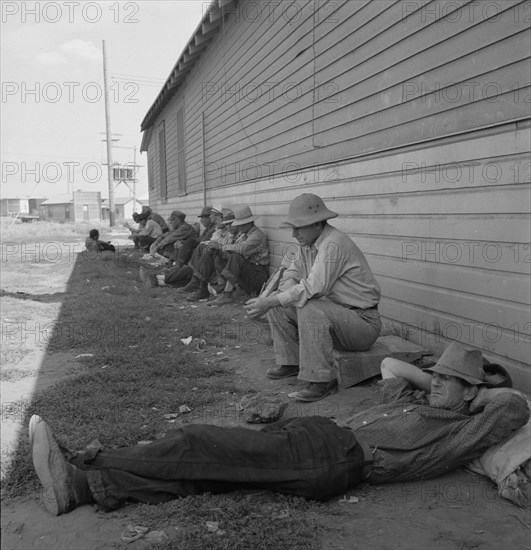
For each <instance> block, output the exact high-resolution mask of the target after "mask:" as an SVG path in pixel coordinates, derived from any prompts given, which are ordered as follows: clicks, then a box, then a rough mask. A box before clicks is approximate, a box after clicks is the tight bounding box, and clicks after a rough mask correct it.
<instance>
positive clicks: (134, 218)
mask: <svg viewBox="0 0 531 550" xmlns="http://www.w3.org/2000/svg"><path fill="white" fill-rule="evenodd" d="M139 216H140V214H139V213H138V212H133V221H135V222H137V221H138V217H139Z"/></svg>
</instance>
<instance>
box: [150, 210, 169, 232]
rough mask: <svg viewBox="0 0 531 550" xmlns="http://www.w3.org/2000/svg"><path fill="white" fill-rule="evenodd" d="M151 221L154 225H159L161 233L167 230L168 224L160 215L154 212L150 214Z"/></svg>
mask: <svg viewBox="0 0 531 550" xmlns="http://www.w3.org/2000/svg"><path fill="white" fill-rule="evenodd" d="M151 219H152V220H153V221H154V222H155V223H158V224H159V225H160V228H161V229H162V231H164V230H166V229H168V224H167V223H166V220H165V219H164V218H163V217H162V216H161V215H160V214H157V213H156V212H152V213H151Z"/></svg>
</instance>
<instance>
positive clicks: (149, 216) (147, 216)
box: [140, 206, 169, 233]
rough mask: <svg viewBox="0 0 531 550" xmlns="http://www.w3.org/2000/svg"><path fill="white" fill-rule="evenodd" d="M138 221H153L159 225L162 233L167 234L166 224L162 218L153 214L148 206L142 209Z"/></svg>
mask: <svg viewBox="0 0 531 550" xmlns="http://www.w3.org/2000/svg"><path fill="white" fill-rule="evenodd" d="M140 220H153V221H154V222H156V223H158V224H159V225H160V228H161V230H162V233H168V231H169V228H168V224H167V223H166V221H165V220H164V218H163V217H162V216H161V215H160V214H157V213H156V212H153V209H152V208H151V207H150V206H143V207H142V212H141V213H140Z"/></svg>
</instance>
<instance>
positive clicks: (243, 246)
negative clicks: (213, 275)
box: [222, 225, 269, 265]
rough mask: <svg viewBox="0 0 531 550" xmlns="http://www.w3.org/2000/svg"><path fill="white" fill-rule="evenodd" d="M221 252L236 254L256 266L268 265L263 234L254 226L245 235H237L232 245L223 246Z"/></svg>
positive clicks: (267, 252) (265, 240) (267, 253)
mask: <svg viewBox="0 0 531 550" xmlns="http://www.w3.org/2000/svg"><path fill="white" fill-rule="evenodd" d="M222 249H223V252H237V253H238V254H241V255H242V256H243V257H244V258H245V259H246V260H249V261H250V262H253V263H255V264H257V265H269V249H268V248H267V237H266V236H265V233H264V232H263V231H262V230H261V229H258V227H256V226H255V225H253V226H252V227H251V229H249V231H247V233H239V234H238V236H237V237H236V241H235V242H234V244H228V245H224V246H223V247H222Z"/></svg>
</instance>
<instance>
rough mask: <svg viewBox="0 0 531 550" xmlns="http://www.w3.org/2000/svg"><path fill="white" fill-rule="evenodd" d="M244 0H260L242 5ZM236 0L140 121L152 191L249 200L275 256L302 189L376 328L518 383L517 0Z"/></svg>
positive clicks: (525, 381) (525, 79)
mask: <svg viewBox="0 0 531 550" xmlns="http://www.w3.org/2000/svg"><path fill="white" fill-rule="evenodd" d="M251 4H253V5H255V6H256V5H258V4H259V5H260V6H263V8H264V9H263V10H262V13H261V14H258V13H257V12H256V11H253V12H251V11H249V12H248V14H252V17H247V20H246V19H245V17H243V15H242V14H243V13H244V12H243V11H241V10H244V7H245V6H246V5H247V6H248V7H249V6H251ZM487 4H489V5H490V7H489V8H488V9H487V8H486V6H487ZM494 4H496V6H497V7H498V8H499V9H501V12H499V13H497V12H496V11H494V8H493V6H494ZM315 5H318V8H319V9H318V11H314V9H313V8H314V6H315ZM238 6H239V8H238V9H239V10H240V12H238V13H239V14H240V15H239V17H237V16H235V15H230V16H229V17H228V19H227V21H226V22H225V23H224V24H223V27H222V29H221V31H220V33H219V34H218V35H217V36H216V37H215V38H214V40H213V42H212V44H211V45H210V46H209V47H208V49H207V50H206V51H205V53H203V55H202V56H201V57H200V58H199V60H198V61H197V62H196V65H195V66H194V68H193V70H192V71H191V73H190V74H189V75H188V77H187V79H186V81H185V83H184V84H183V85H182V86H181V87H180V88H179V89H178V92H177V93H176V94H175V96H174V97H173V98H172V99H171V100H170V101H169V102H168V104H167V106H166V108H165V109H164V111H163V112H162V113H161V114H160V116H159V117H158V119H157V120H156V121H155V127H156V125H157V124H159V123H160V121H161V120H165V125H166V140H167V148H168V152H167V166H168V200H167V202H162V201H160V197H159V196H158V194H157V193H158V184H156V185H155V189H154V190H150V200H151V203H152V204H154V205H155V207H156V208H158V209H159V211H160V212H161V213H162V214H165V215H168V214H169V212H170V211H171V210H173V209H175V208H179V209H180V210H183V211H185V212H186V213H188V216H189V219H190V220H191V221H196V218H195V217H196V216H197V214H198V213H199V210H200V208H201V206H202V202H203V193H205V195H206V200H207V202H208V203H209V204H217V203H222V204H224V205H227V206H229V205H237V204H249V205H250V206H251V207H252V208H253V211H255V212H256V213H257V214H259V215H260V218H259V220H258V225H259V226H260V227H262V228H264V230H265V231H266V233H267V235H268V238H269V241H270V249H271V253H272V264H273V265H278V263H279V261H280V258H281V256H282V254H283V253H284V252H285V251H286V250H287V249H288V248H291V247H293V246H294V243H293V239H292V238H291V235H290V232H289V231H287V230H283V229H279V228H278V225H279V223H280V221H281V220H282V219H283V218H284V217H285V215H286V213H287V209H288V205H289V202H290V200H291V199H292V198H293V197H295V196H296V195H298V194H300V193H302V192H305V191H308V192H313V193H317V194H319V195H321V196H322V197H323V198H324V199H325V201H326V203H327V205H328V206H329V207H330V208H332V209H333V210H336V211H337V212H338V213H339V217H338V218H337V219H335V220H334V221H333V224H334V225H336V226H337V227H338V228H340V229H341V230H343V231H345V232H346V233H348V234H349V235H350V236H351V237H352V239H353V240H354V241H355V242H356V243H357V244H358V245H359V246H360V248H361V249H362V250H363V251H364V253H365V254H366V256H367V259H368V261H369V263H370V265H371V266H372V269H373V270H374V272H375V275H376V277H377V278H378V280H379V282H380V284H381V286H382V291H383V299H382V304H381V312H382V314H383V316H384V319H385V322H386V328H387V329H388V330H390V331H392V332H394V333H396V334H401V335H403V336H404V337H405V338H408V339H411V340H413V341H416V342H420V343H422V344H424V345H426V346H428V347H430V348H431V349H433V351H435V352H436V353H437V352H441V351H442V349H443V347H444V345H445V344H447V343H448V342H449V341H451V340H458V341H461V342H463V343H464V344H466V345H468V346H471V347H476V348H478V349H481V350H482V351H483V352H484V353H485V355H486V356H487V357H488V358H489V359H492V360H495V361H498V362H501V363H502V364H503V365H505V366H507V367H508V368H510V370H511V373H512V374H513V376H514V378H515V380H516V383H517V385H518V386H519V387H520V388H522V389H526V390H528V391H529V389H530V377H531V369H530V367H529V363H530V362H531V360H530V338H531V337H530V334H531V319H530V314H529V311H530V308H529V304H530V292H529V287H530V266H531V250H530V245H529V235H530V233H531V223H530V218H529V210H530V208H531V204H530V185H529V184H530V181H531V158H530V156H529V150H530V146H531V143H530V118H531V117H530V115H529V108H530V104H531V103H530V98H531V95H530V91H529V83H530V82H531V74H530V63H529V61H530V60H529V57H530V56H529V51H530V46H531V40H530V33H529V28H528V27H529V25H528V23H529V20H528V19H526V18H528V17H529V13H530V9H529V7H530V6H529V2H518V1H512V0H506V1H504V2H498V3H492V2H490V3H489V2H479V3H478V2H476V1H465V0H463V1H461V2H456V1H455V0H453V1H448V2H445V1H427V2H415V3H413V2H394V1H390V0H385V1H381V0H373V1H371V2H368V1H367V2H366V1H363V0H360V1H351V0H348V1H341V0H334V1H329V2H326V1H324V0H323V1H321V2H319V3H318V4H315V3H314V2H313V1H311V2H310V1H308V2H306V1H303V0H299V1H297V2H289V1H283V2H281V3H279V2H259V3H256V2H253V3H249V2H246V1H245V0H242V1H241V2H239V3H238ZM415 6H416V9H414V8H415ZM266 8H268V9H266ZM249 10H250V7H249ZM289 14H291V18H290V17H288V15H289ZM255 16H256V17H255ZM183 104H184V105H185V109H184V132H185V142H186V193H187V194H186V195H185V196H179V190H178V181H179V179H178V177H179V176H178V169H179V166H178V160H177V158H178V157H177V154H176V150H177V149H176V148H177V146H178V143H177V128H176V113H177V110H178V108H179V107H180V106H182V105H183ZM202 117H204V122H205V126H204V135H203V128H202ZM203 143H204V149H203ZM156 147H157V140H156V139H154V138H152V139H151V141H150V143H149V148H148V155H149V156H150V157H151V158H156V155H157V151H156ZM153 155H155V157H153ZM203 163H204V164H203ZM157 169H158V166H157V163H156V162H155V163H153V166H152V172H153V177H154V179H155V182H158V181H159V179H158V178H159V175H158V174H157ZM204 172H206V182H204V178H203V173H204ZM205 185H206V188H204V186H205ZM152 191H153V192H152Z"/></svg>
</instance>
